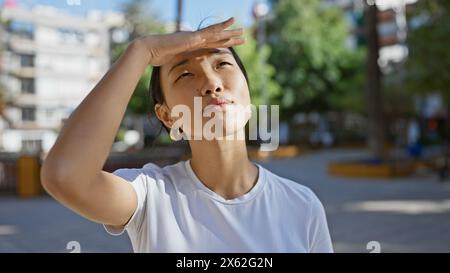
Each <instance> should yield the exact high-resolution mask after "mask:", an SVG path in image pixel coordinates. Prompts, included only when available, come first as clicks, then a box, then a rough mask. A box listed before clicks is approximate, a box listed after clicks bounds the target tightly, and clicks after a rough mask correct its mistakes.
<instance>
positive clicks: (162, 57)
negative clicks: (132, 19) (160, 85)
mask: <svg viewBox="0 0 450 273" xmlns="http://www.w3.org/2000/svg"><path fill="white" fill-rule="evenodd" d="M233 23H234V18H230V19H228V20H226V21H224V22H221V23H218V24H214V25H211V26H209V27H206V28H204V29H201V30H197V31H182V32H175V33H171V34H161V35H150V36H146V37H143V38H139V39H137V40H136V42H138V43H139V44H141V45H143V47H144V48H145V50H146V52H147V54H148V55H147V56H148V60H149V61H148V63H149V64H150V65H152V66H161V65H163V64H164V63H166V62H168V61H170V59H171V57H173V56H174V55H176V54H179V53H181V52H184V51H191V50H195V49H200V48H219V47H220V48H225V47H232V46H235V45H240V44H243V43H244V42H245V40H244V38H243V37H242V34H243V29H242V28H239V29H233V30H226V28H228V27H229V26H231V25H232V24H233Z"/></svg>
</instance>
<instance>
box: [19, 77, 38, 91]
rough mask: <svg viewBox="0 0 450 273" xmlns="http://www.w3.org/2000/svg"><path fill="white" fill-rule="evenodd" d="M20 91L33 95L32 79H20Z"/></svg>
mask: <svg viewBox="0 0 450 273" xmlns="http://www.w3.org/2000/svg"><path fill="white" fill-rule="evenodd" d="M20 85H21V91H22V93H23V94H34V93H35V92H34V91H35V90H34V79H21V80H20Z"/></svg>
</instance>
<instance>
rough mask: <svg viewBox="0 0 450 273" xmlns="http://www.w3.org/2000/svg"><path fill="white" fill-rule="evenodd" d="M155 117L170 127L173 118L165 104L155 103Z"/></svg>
mask: <svg viewBox="0 0 450 273" xmlns="http://www.w3.org/2000/svg"><path fill="white" fill-rule="evenodd" d="M155 113H156V117H157V118H158V119H159V120H160V121H161V122H162V123H163V124H164V125H165V126H166V127H168V128H172V125H173V119H172V118H171V116H170V110H169V107H167V105H166V104H165V103H164V104H160V103H157V104H155Z"/></svg>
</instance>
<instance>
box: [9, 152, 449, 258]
mask: <svg viewBox="0 0 450 273" xmlns="http://www.w3.org/2000/svg"><path fill="white" fill-rule="evenodd" d="M360 155H361V152H349V151H344V150H332V151H322V152H315V153H311V154H306V155H304V156H301V157H298V158H293V159H282V160H273V161H270V162H268V163H261V164H262V165H264V166H266V167H267V168H268V169H270V170H272V171H273V172H274V173H277V174H279V175H281V176H284V177H287V178H290V179H292V180H294V181H298V182H300V183H302V184H304V185H306V186H308V187H310V188H311V189H313V190H314V192H315V193H316V194H317V195H318V196H319V198H320V199H321V200H322V202H323V204H324V206H325V209H326V211H327V216H328V222H329V227H330V232H331V236H332V239H333V243H334V247H335V251H336V252H369V250H367V249H366V247H367V243H368V242H369V241H377V242H379V244H380V247H381V252H450V183H440V182H438V181H437V179H436V177H435V176H433V175H431V174H426V173H423V174H416V175H415V176H414V177H411V178H404V179H394V180H380V179H375V180H374V179H348V178H336V177H331V176H329V175H327V173H326V166H327V162H329V161H331V160H335V159H343V158H344V159H345V158H354V157H358V156H360ZM70 241H78V242H79V243H80V245H81V251H83V252H130V251H131V244H130V242H129V240H128V237H127V235H122V236H119V237H112V236H109V235H107V234H106V233H105V232H104V230H103V227H102V226H101V225H98V224H95V223H92V222H90V221H87V220H84V219H83V218H82V217H80V216H78V215H76V214H75V213H73V212H71V211H70V210H68V209H66V208H64V207H62V206H61V205H59V204H58V203H56V202H55V201H53V200H52V199H51V198H49V197H41V198H36V199H29V200H20V199H17V198H15V197H4V196H0V252H69V250H67V249H66V246H67V243H68V242H70Z"/></svg>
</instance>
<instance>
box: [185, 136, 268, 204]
mask: <svg viewBox="0 0 450 273" xmlns="http://www.w3.org/2000/svg"><path fill="white" fill-rule="evenodd" d="M189 145H190V146H191V150H192V159H191V166H192V170H193V171H194V173H195V174H196V176H197V177H198V178H199V179H200V181H201V182H202V183H203V184H204V185H205V186H206V187H208V188H209V189H210V190H212V191H214V192H215V193H217V194H218V195H220V196H222V197H224V198H225V199H233V198H236V197H239V196H242V195H243V194H245V193H247V192H249V191H250V190H251V189H252V188H253V186H254V185H255V184H256V182H257V179H258V175H259V174H258V168H257V167H256V166H255V165H254V164H253V163H252V162H251V161H250V160H249V159H248V155H247V147H246V144H245V140H235V139H234V140H212V141H207V140H190V141H189Z"/></svg>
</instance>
